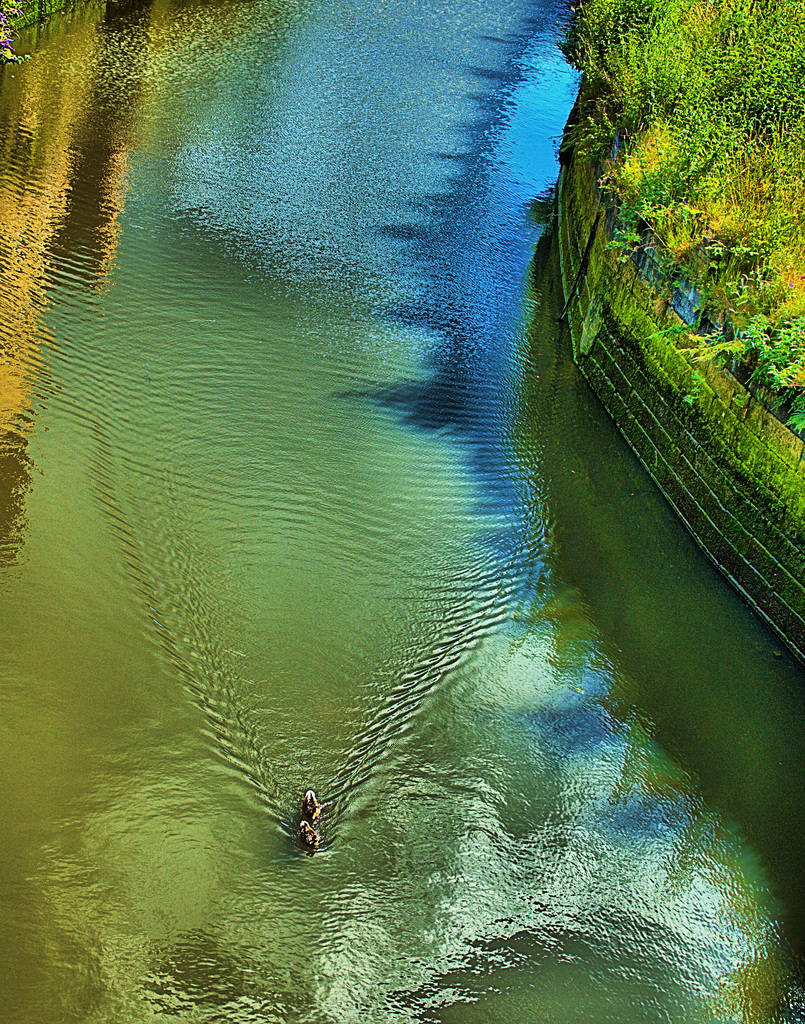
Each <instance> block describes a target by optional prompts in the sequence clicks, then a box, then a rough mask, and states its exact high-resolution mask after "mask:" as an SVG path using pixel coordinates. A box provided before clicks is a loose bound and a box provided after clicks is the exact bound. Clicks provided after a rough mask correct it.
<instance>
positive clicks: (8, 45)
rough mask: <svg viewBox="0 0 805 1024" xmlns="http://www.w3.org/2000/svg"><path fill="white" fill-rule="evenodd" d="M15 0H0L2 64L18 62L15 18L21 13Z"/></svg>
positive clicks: (0, 59) (0, 52)
mask: <svg viewBox="0 0 805 1024" xmlns="http://www.w3.org/2000/svg"><path fill="white" fill-rule="evenodd" d="M19 13H20V12H19V10H18V8H17V7H16V5H15V4H14V0H0V65H3V64H18V63H19V61H20V58H19V57H18V56H17V55H16V54H15V53H14V29H13V23H14V19H15V18H16V17H17V15H19Z"/></svg>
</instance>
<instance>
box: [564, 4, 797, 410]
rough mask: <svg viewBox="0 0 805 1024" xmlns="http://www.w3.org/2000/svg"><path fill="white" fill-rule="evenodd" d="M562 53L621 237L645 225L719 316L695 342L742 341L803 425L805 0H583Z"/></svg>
mask: <svg viewBox="0 0 805 1024" xmlns="http://www.w3.org/2000/svg"><path fill="white" fill-rule="evenodd" d="M565 52H566V54H567V56H568V57H569V59H570V60H571V61H572V62H573V63H574V64H575V65H576V66H577V67H579V68H580V69H581V70H582V72H583V73H584V81H583V86H582V94H581V98H580V116H579V120H578V123H577V124H576V126H575V127H574V129H573V131H572V135H571V142H573V143H574V144H576V145H577V146H578V147H580V148H581V149H582V151H584V152H586V153H587V155H589V156H592V157H596V158H597V159H599V160H601V161H602V180H603V184H604V186H605V187H606V188H607V189H609V190H610V192H611V193H612V194H613V196H614V197H615V199H616V202H617V203H618V205H619V217H618V224H617V228H616V238H615V244H616V246H618V247H619V249H620V250H621V252H622V253H624V254H626V253H628V252H629V251H630V250H631V249H633V248H634V247H636V246H637V245H639V244H641V242H642V241H643V240H644V234H645V229H646V228H650V229H651V230H652V231H653V232H654V233H655V234H656V235H657V236H658V237H659V239H660V240H661V241H662V243H664V246H665V247H666V253H665V258H666V260H667V263H668V270H669V274H671V275H673V274H674V273H677V274H678V273H679V272H680V271H681V272H682V273H683V274H684V275H685V276H686V277H688V278H690V279H691V280H692V281H693V282H694V283H695V284H696V285H697V286H698V287H699V289H700V290H701V292H702V293H703V295H704V298H705V306H706V311H707V313H708V316H709V317H710V318H711V319H712V320H714V321H715V322H719V323H722V324H724V323H726V324H727V325H728V326H727V327H726V329H725V332H724V333H723V334H720V335H718V336H717V338H714V339H713V340H712V341H708V342H706V343H705V342H702V343H701V350H700V354H701V355H702V356H704V357H707V358H710V357H712V356H714V355H715V354H716V352H724V351H726V350H729V351H730V352H732V353H737V354H739V355H740V357H741V358H743V360H744V361H745V362H746V364H747V365H748V367H749V369H750V370H751V373H752V377H753V379H754V381H755V382H757V383H760V384H762V385H764V386H766V387H768V388H771V389H772V390H773V391H775V393H776V395H777V400H778V401H779V402H780V403H781V404H787V407H788V408H789V409H790V410H791V420H790V422H791V425H792V426H794V427H796V428H802V427H803V426H805V102H803V96H802V90H803V83H805V0H583V2H582V5H581V7H580V9H579V10H578V11H577V14H576V18H575V19H574V21H573V23H572V26H571V28H570V30H569V33H568V37H567V40H566V44H565ZM616 133H617V137H618V140H619V141H620V142H621V143H622V146H621V147H620V149H619V150H618V152H617V154H616V155H615V156H614V157H612V158H610V154H611V153H612V141H613V138H614V137H615V136H616ZM616 148H617V147H616Z"/></svg>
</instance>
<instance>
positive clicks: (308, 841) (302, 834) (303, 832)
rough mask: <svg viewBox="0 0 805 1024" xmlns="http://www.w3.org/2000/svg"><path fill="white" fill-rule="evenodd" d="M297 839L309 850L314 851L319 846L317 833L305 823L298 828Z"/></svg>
mask: <svg viewBox="0 0 805 1024" xmlns="http://www.w3.org/2000/svg"><path fill="white" fill-rule="evenodd" d="M298 835H299V838H300V839H301V840H302V842H303V843H304V844H305V846H309V847H310V848H311V849H313V850H315V849H316V848H317V847H318V845H319V833H318V832H317V831H316V829H315V828H313V826H312V825H311V824H309V823H308V822H307V821H303V822H302V823H301V824H300V826H299V833H298Z"/></svg>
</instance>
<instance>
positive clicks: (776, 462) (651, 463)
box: [558, 154, 805, 662]
mask: <svg viewBox="0 0 805 1024" xmlns="http://www.w3.org/2000/svg"><path fill="white" fill-rule="evenodd" d="M558 204H559V227H558V230H559V243H560V252H561V266H562V285H563V289H564V293H565V299H566V300H568V299H569V300H570V301H569V304H568V309H567V317H568V321H569V324H570V332H571V336H572V339H573V354H574V359H575V361H576V363H577V365H578V366H579V368H580V370H581V372H582V374H583V375H584V377H585V378H586V379H587V381H588V382H589V383H590V385H591V387H592V388H593V390H594V391H595V392H596V394H597V395H598V397H599V398H600V399H601V401H602V402H603V404H604V406H605V407H606V409H607V411H608V412H609V414H610V415H611V416H612V418H613V419H614V421H615V422H616V424H617V425H618V427H619V429H620V430H621V433H622V434H623V435H624V437H625V438H626V440H627V441H628V442H629V444H630V445H631V447H632V448H633V449H634V451H635V453H636V454H637V456H638V458H639V459H640V461H641V462H642V463H643V465H644V466H645V467H646V469H647V470H648V472H649V473H650V474H651V476H652V477H653V479H654V480H655V482H656V483H657V484H658V486H659V487H660V488H661V490H662V491H663V493H664V494H665V496H666V497H667V499H668V501H670V503H671V504H672V505H673V507H674V508H675V510H676V512H677V513H678V515H679V517H680V518H681V519H682V521H683V522H684V523H685V525H686V526H687V528H688V529H689V530H690V532H691V533H692V534H693V536H694V537H695V539H696V540H697V542H698V543H699V545H700V546H701V547H702V549H703V550H704V551H705V553H706V554H707V555H708V556H709V557H710V558H711V559H712V560H713V562H715V564H716V565H717V566H718V567H719V569H721V571H722V572H723V573H724V574H725V576H726V577H727V578H728V579H729V580H730V581H731V582H732V583H733V584H734V585H735V587H737V588H738V590H739V591H740V592H741V593H742V594H743V595H744V597H745V598H746V599H747V600H748V601H749V603H750V604H751V605H752V606H753V607H754V608H755V609H756V611H758V612H759V613H760V615H762V616H763V618H764V619H766V621H767V622H768V623H769V624H770V625H771V626H772V627H773V628H774V629H775V630H776V632H777V633H778V634H779V635H780V637H781V638H782V639H783V640H784V641H785V642H786V643H787V644H788V646H789V647H790V648H791V650H792V651H793V652H794V653H795V654H796V655H797V657H798V658H800V660H802V661H803V662H805V460H803V442H802V440H801V439H800V438H799V437H797V436H796V435H795V434H793V433H792V432H791V431H790V430H788V429H787V428H786V427H785V426H784V425H783V424H782V423H781V422H779V421H778V420H777V419H775V417H774V416H772V415H771V414H770V413H769V412H768V411H767V410H766V409H765V408H764V407H763V406H762V405H760V404H759V403H758V402H757V401H756V400H755V399H754V398H753V397H752V396H751V395H750V394H749V392H748V391H747V390H746V389H745V388H744V387H743V386H742V385H741V384H739V383H738V381H737V380H735V378H734V377H732V375H731V374H729V373H728V372H727V371H726V370H721V369H718V368H716V367H714V366H713V365H712V364H707V363H702V362H695V361H694V360H693V359H692V358H691V353H690V350H688V349H686V348H685V347H684V346H685V344H686V335H685V334H674V332H671V333H667V334H665V335H663V334H662V333H661V332H663V331H667V330H668V329H669V328H673V327H677V326H681V324H682V321H681V320H680V319H679V317H678V316H677V314H676V313H675V312H674V310H673V309H672V308H671V307H670V305H669V302H668V301H667V299H666V298H664V297H663V296H661V295H658V294H657V292H656V291H654V290H653V287H652V286H651V285H649V283H648V282H647V281H646V280H645V279H644V278H643V277H642V276H641V275H640V272H639V271H638V269H637V267H636V265H635V264H634V263H633V262H632V261H631V260H628V261H626V262H621V261H619V260H618V259H617V258H616V256H615V254H614V253H613V251H612V249H611V248H609V246H608V243H609V240H610V234H609V229H608V227H607V217H606V216H604V215H603V207H602V204H601V197H600V195H599V192H598V188H597V184H596V176H595V171H594V167H593V166H592V164H591V163H590V162H589V161H586V160H584V159H581V158H579V157H578V156H576V155H575V154H573V155H572V156H571V157H570V159H569V161H566V164H565V166H564V167H563V170H562V174H561V177H560V182H559V196H558ZM585 254H586V256H587V259H586V262H585V259H584V257H585ZM687 344H690V341H689V340H688V341H687Z"/></svg>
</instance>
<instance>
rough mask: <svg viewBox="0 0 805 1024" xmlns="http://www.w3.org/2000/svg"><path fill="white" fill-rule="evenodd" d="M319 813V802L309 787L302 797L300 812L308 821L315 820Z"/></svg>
mask: <svg viewBox="0 0 805 1024" xmlns="http://www.w3.org/2000/svg"><path fill="white" fill-rule="evenodd" d="M320 813H321V804H320V803H319V801H318V800H317V798H316V794H315V793H314V792H313V790H312V789H309V790H308V791H307V792H306V793H305V795H304V796H303V797H302V814H304V816H305V817H306V818H307V820H308V821H315V820H316V818H318V816H319V814H320Z"/></svg>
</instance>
